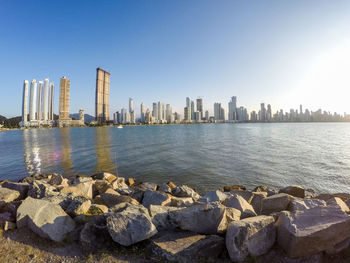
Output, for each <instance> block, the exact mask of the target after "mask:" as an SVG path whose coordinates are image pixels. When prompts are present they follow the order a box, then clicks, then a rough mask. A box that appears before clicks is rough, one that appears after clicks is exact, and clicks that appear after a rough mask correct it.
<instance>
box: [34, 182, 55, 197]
mask: <svg viewBox="0 0 350 263" xmlns="http://www.w3.org/2000/svg"><path fill="white" fill-rule="evenodd" d="M58 194H59V193H58V190H57V189H56V188H55V187H53V186H52V185H49V184H48V183H46V182H44V181H38V180H36V181H34V182H33V184H31V185H30V186H29V190H28V196H30V197H32V198H40V199H41V198H44V197H47V196H52V195H58Z"/></svg>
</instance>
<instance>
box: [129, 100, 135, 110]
mask: <svg viewBox="0 0 350 263" xmlns="http://www.w3.org/2000/svg"><path fill="white" fill-rule="evenodd" d="M133 111H134V101H133V99H132V98H129V112H133Z"/></svg>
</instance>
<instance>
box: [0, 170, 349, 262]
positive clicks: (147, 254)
mask: <svg viewBox="0 0 350 263" xmlns="http://www.w3.org/2000/svg"><path fill="white" fill-rule="evenodd" d="M349 205H350V194H347V193H340V194H318V195H316V194H315V193H311V192H307V191H306V190H305V189H304V188H303V187H301V186H295V185H294V186H293V185H292V186H287V187H285V188H281V189H279V190H278V191H277V190H274V189H269V188H268V187H266V186H263V185H261V186H257V187H255V188H254V189H250V190H249V189H247V188H246V187H245V186H242V185H227V186H224V187H223V188H219V189H217V190H213V191H210V192H208V193H206V194H204V195H202V196H200V195H199V194H198V193H197V192H196V191H195V190H193V189H192V188H190V187H188V186H186V185H178V186H176V185H175V184H174V183H172V182H167V183H163V184H160V185H157V184H155V183H152V182H142V181H138V180H135V179H133V178H128V179H126V178H123V177H117V176H115V175H113V174H111V173H106V172H102V173H98V174H95V175H92V176H83V175H77V176H75V177H73V178H64V177H62V176H61V175H59V174H50V175H38V174H36V175H33V176H28V177H25V178H22V179H21V180H19V181H18V182H11V181H9V180H4V181H2V182H0V225H1V228H2V229H3V231H4V232H3V233H2V234H1V235H0V236H1V237H2V236H4V237H6V238H7V239H8V240H13V241H11V242H14V243H13V244H12V243H11V244H12V246H18V247H20V248H21V246H22V247H23V245H21V244H19V243H16V242H17V241H18V240H22V239H23V238H25V237H24V235H25V236H28V235H29V236H31V241H30V242H29V241H28V242H27V243H26V244H27V245H26V246H29V247H37V248H39V250H35V251H36V252H35V253H36V254H37V255H34V256H35V257H37V260H38V261H39V259H40V257H41V256H43V255H44V254H45V251H46V250H48V251H49V252H50V253H51V254H50V255H47V254H45V256H50V257H57V256H58V257H59V260H63V258H62V257H64V261H65V262H80V261H82V262H83V261H87V260H89V258H90V259H95V260H97V261H98V260H102V259H101V258H100V257H101V253H102V252H101V251H103V253H104V255H105V256H104V257H106V258H107V257H108V258H109V260H111V261H113V260H116V259H118V258H120V257H123V258H124V259H125V260H130V261H133V262H138V260H140V262H148V261H147V260H149V262H151V261H153V260H158V261H162V262H163V261H166V262H167V261H180V262H202V260H203V259H206V260H212V261H213V262H229V261H234V262H245V261H246V260H248V259H249V258H250V259H251V258H254V259H255V260H256V261H255V262H282V261H283V262H284V261H286V260H292V259H293V260H296V259H300V260H306V261H305V262H308V261H307V260H313V262H322V261H323V262H332V261H334V260H336V259H339V258H341V259H346V260H350V256H349V252H350V215H349V213H350V209H349ZM43 215H45V216H43ZM58 218H60V220H58ZM49 222H51V223H49ZM58 229H59V231H57V230H58ZM248 229H250V230H249V231H248ZM22 231H24V232H23V233H27V234H21V233H22ZM295 231H297V232H295ZM320 233H322V235H320ZM45 240H48V241H47V242H48V244H51V245H50V246H52V244H55V245H54V247H55V246H57V245H58V246H60V247H62V248H61V255H58V254H57V253H58V252H57V251H56V252H55V250H54V249H52V248H51V249H49V248H47V247H45V245H43V244H42V243H45ZM290 240H294V241H293V242H292V243H291V242H290ZM306 240H307V242H306ZM2 242H5V241H3V240H2V239H1V238H0V244H2ZM72 247H74V249H75V250H76V251H77V252H76V254H75V257H72V255H71V253H69V249H71V248H72ZM7 249H9V248H7ZM62 251H64V252H62ZM65 253H67V255H65ZM42 254H43V255H42ZM62 254H63V255H62ZM0 256H1V253H0ZM26 256H28V255H26ZM23 257H24V255H23ZM7 258H8V259H11V258H9V255H8V256H7ZM52 259H53V258H52ZM79 260H80V261H79ZM278 260H279V261H278ZM327 260H328V261H327ZM329 260H330V261H329ZM91 262H92V261H91Z"/></svg>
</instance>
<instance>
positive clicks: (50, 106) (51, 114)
mask: <svg viewBox="0 0 350 263" xmlns="http://www.w3.org/2000/svg"><path fill="white" fill-rule="evenodd" d="M54 86H55V85H54V84H53V83H52V82H51V83H50V89H49V120H53V94H54Z"/></svg>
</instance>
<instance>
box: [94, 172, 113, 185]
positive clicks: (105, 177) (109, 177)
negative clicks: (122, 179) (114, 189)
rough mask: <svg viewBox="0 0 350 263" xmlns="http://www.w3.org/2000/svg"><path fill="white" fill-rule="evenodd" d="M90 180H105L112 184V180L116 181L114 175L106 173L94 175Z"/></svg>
mask: <svg viewBox="0 0 350 263" xmlns="http://www.w3.org/2000/svg"><path fill="white" fill-rule="evenodd" d="M92 178H93V179H95V180H106V181H107V182H109V183H110V182H112V181H113V180H115V179H117V177H116V176H115V175H114V174H111V173H107V172H102V173H98V174H94V175H93V176H92Z"/></svg>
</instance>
